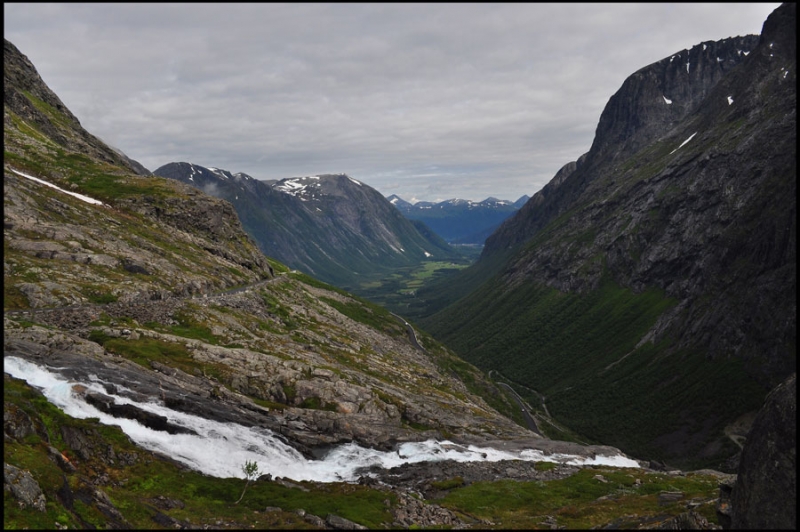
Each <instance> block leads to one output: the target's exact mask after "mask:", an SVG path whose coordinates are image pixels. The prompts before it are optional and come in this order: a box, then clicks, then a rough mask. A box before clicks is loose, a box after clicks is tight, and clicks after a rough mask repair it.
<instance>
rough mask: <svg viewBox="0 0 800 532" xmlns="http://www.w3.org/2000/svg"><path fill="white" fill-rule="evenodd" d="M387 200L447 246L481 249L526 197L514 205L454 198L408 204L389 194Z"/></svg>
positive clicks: (494, 201) (487, 199)
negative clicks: (464, 245) (469, 246)
mask: <svg viewBox="0 0 800 532" xmlns="http://www.w3.org/2000/svg"><path fill="white" fill-rule="evenodd" d="M387 199H388V200H389V201H390V202H391V203H392V204H393V205H394V206H395V207H397V209H398V210H399V211H400V212H402V213H403V216H405V217H406V218H408V219H410V220H419V221H421V222H424V223H425V225H427V226H428V227H430V228H431V229H432V230H433V232H434V233H436V234H437V235H439V236H440V237H442V238H443V239H444V240H445V241H447V242H448V243H450V244H470V245H481V246H482V245H483V242H484V240H486V238H487V237H488V236H489V235H491V234H492V232H493V231H494V230H495V229H497V227H499V225H500V223H501V222H503V221H504V220H505V219H506V218H508V217H509V216H511V215H512V214H514V213H515V212H516V211H517V210H518V209H519V208H520V207H522V206H523V205H524V204H525V202H526V201H528V199H529V198H528V196H522V197H520V198H519V199H518V200H517V201H514V202H510V201H507V200H499V199H497V198H493V197H490V198H486V199H485V200H483V201H478V202H473V201H469V200H463V199H457V198H454V199H449V200H445V201H440V202H430V201H418V202H416V203H410V202H408V201H405V200H404V199H402V198H401V197H399V196H397V195H395V194H392V195H391V196H389V197H388V198H387Z"/></svg>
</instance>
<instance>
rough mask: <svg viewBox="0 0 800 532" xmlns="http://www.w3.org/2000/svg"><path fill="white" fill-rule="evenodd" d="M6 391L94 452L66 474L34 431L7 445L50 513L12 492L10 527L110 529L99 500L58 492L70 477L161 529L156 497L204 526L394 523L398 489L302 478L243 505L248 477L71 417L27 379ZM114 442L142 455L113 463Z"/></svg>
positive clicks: (120, 449)
mask: <svg viewBox="0 0 800 532" xmlns="http://www.w3.org/2000/svg"><path fill="white" fill-rule="evenodd" d="M3 393H4V404H5V405H6V408H9V405H14V406H15V407H18V408H21V409H23V410H24V411H25V412H26V413H27V414H28V415H29V416H30V417H31V418H32V419H33V420H34V421H35V422H38V420H40V419H41V420H42V421H43V423H42V426H43V427H45V428H44V430H45V431H46V433H47V435H48V439H49V440H50V444H51V445H54V446H56V448H57V449H59V450H62V451H66V452H67V454H68V455H73V456H75V455H74V454H73V450H71V449H69V447H68V446H66V444H65V443H64V441H63V439H61V436H60V434H61V428H62V427H77V428H79V429H80V430H81V432H82V433H83V434H84V443H85V444H86V446H87V448H88V449H90V450H91V452H92V453H93V456H92V457H91V458H88V459H79V460H74V459H73V462H74V463H75V464H76V466H77V468H78V470H77V471H76V472H73V473H65V472H63V471H61V470H60V469H59V468H58V467H57V466H56V464H55V463H54V462H53V461H52V460H50V459H49V458H48V457H47V445H48V444H47V442H46V440H45V439H43V438H42V437H40V436H38V435H36V436H32V437H29V438H28V440H26V441H25V442H22V443H17V442H11V443H9V442H6V444H5V445H4V446H3V456H4V461H5V462H7V463H10V464H12V465H14V466H16V467H19V468H22V469H27V470H29V471H30V472H31V474H32V475H33V476H34V478H35V479H36V480H37V482H38V483H39V485H40V487H41V488H42V490H43V491H44V494H45V497H46V499H47V506H46V510H47V511H46V512H45V513H40V512H38V511H36V510H34V509H30V508H20V507H19V505H18V504H17V501H16V499H15V498H14V497H13V496H12V495H11V494H10V492H5V493H4V497H3V506H4V511H3V525H4V528H6V529H13V528H17V529H22V528H31V529H52V528H53V524H54V523H55V522H59V523H61V524H67V525H68V526H70V528H85V527H86V526H87V524H89V525H91V526H94V527H97V528H108V527H109V526H110V524H111V521H110V520H109V518H108V517H107V516H106V515H104V514H103V513H102V512H101V511H100V510H99V509H98V508H97V507H96V506H95V505H93V504H86V503H84V502H81V501H80V500H79V499H78V498H75V500H74V502H73V509H72V510H69V509H67V508H66V507H64V506H62V505H61V503H60V498H59V497H58V496H57V492H58V491H59V490H60V489H61V488H62V486H63V483H64V480H65V479H66V481H67V483H68V484H69V486H70V487H71V489H72V490H73V493H75V492H77V491H78V490H80V489H85V487H86V486H92V490H94V489H100V490H102V491H103V492H104V493H106V494H107V495H108V496H109V498H110V499H111V501H112V503H113V504H114V505H115V506H116V508H117V509H118V510H119V511H120V512H121V513H122V515H123V516H124V518H125V519H126V520H127V521H128V522H129V523H130V524H131V525H132V526H133V528H137V529H142V528H156V525H155V523H154V522H153V520H152V518H153V516H154V515H155V509H154V507H153V505H152V502H151V501H150V500H149V499H151V498H152V497H157V496H164V497H167V498H171V499H178V500H180V501H182V502H183V503H184V504H185V507H184V508H175V509H172V510H166V511H164V513H165V514H168V515H170V516H171V517H173V518H175V519H179V520H185V521H189V522H191V523H192V524H194V525H197V526H199V527H203V525H211V526H213V525H214V524H215V523H216V521H217V520H220V519H221V520H223V521H226V522H234V523H236V524H237V527H242V528H258V529H272V528H307V527H310V525H309V524H308V523H306V522H305V521H304V520H303V518H302V517H300V516H299V515H297V514H296V513H294V512H295V511H296V510H299V509H304V510H305V511H306V512H308V513H310V514H313V515H317V516H320V517H322V518H323V519H324V518H325V517H326V516H327V515H328V514H336V515H339V516H341V517H344V518H346V519H350V520H352V521H354V522H356V523H359V524H361V525H364V526H367V527H370V528H383V527H384V526H385V523H390V522H391V521H392V517H391V514H390V512H389V509H388V508H387V506H386V505H385V504H384V501H385V500H387V499H388V500H389V502H390V504H393V503H394V502H395V501H396V497H395V495H394V494H391V493H386V492H381V491H377V490H372V489H370V488H368V487H365V486H359V485H354V484H344V483H331V484H322V485H316V484H311V483H305V482H303V483H299V484H300V485H302V486H304V488H305V491H303V490H300V489H297V488H291V487H286V486H283V485H280V484H277V483H273V482H254V483H251V484H250V486H249V487H248V489H247V493H246V494H245V497H244V498H243V499H242V501H241V503H239V504H238V505H236V504H234V502H235V501H236V500H237V499H238V498H239V495H240V494H241V492H242V488H243V486H244V480H243V479H240V478H227V479H223V478H216V477H210V476H207V475H203V474H201V473H198V472H195V471H191V470H188V469H185V468H182V467H179V466H177V465H175V464H173V463H171V462H166V461H162V460H160V459H157V458H155V457H154V456H153V455H152V454H150V453H149V452H147V451H144V450H142V449H141V448H137V447H136V446H135V445H133V444H132V443H131V442H130V440H129V439H128V438H127V436H125V435H124V434H123V433H122V431H121V430H120V429H119V428H118V427H115V426H105V425H100V424H99V423H98V422H97V420H92V419H86V420H77V419H73V418H70V417H69V416H67V415H65V414H64V413H63V412H62V411H61V410H59V409H58V408H56V407H55V406H53V405H51V404H50V403H49V402H47V400H46V399H45V398H44V397H43V396H42V395H41V394H40V393H39V392H37V391H35V390H33V389H32V388H30V387H29V386H28V385H27V384H25V383H24V382H22V381H19V380H16V379H6V380H5V386H4V390H3ZM109 446H110V447H111V448H112V449H113V450H114V452H115V454H117V455H118V456H119V455H120V453H136V455H137V456H138V459H137V460H136V463H135V464H134V465H131V466H123V465H120V463H110V462H107V461H106V460H105V458H104V457H105V456H106V452H107V448H108V447H109ZM260 465H261V466H265V465H266V464H260ZM101 474H104V475H107V476H108V477H109V481H110V482H109V483H107V484H100V485H92V484H91V482H92V481H93V480H94V479H96V478H98V477H99V476H100V475H101ZM84 479H86V481H88V482H89V484H86V481H85V480H84ZM267 506H277V507H280V508H282V510H283V511H282V512H274V513H264V512H263V510H264V508H266V507H267Z"/></svg>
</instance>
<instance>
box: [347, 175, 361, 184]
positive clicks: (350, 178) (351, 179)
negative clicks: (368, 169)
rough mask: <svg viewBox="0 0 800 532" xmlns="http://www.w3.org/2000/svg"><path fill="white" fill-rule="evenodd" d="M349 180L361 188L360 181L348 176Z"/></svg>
mask: <svg viewBox="0 0 800 532" xmlns="http://www.w3.org/2000/svg"><path fill="white" fill-rule="evenodd" d="M347 179H349V180H350V181H352V182H353V183H355V184H356V185H358V186H361V183H359V182H358V181H356V180H355V179H353V178H352V177H350V176H347Z"/></svg>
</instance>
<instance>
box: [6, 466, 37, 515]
mask: <svg viewBox="0 0 800 532" xmlns="http://www.w3.org/2000/svg"><path fill="white" fill-rule="evenodd" d="M3 491H10V492H11V494H12V495H13V496H14V497H15V498H16V499H17V500H18V501H19V503H20V506H22V507H31V508H36V509H37V510H39V511H40V512H44V511H45V503H46V502H47V501H46V499H45V497H44V493H42V489H41V488H40V487H39V483H38V482H36V479H34V478H33V476H32V475H31V474H30V472H29V471H26V470H23V469H19V468H18V467H14V466H13V465H11V464H8V463H5V462H4V463H3Z"/></svg>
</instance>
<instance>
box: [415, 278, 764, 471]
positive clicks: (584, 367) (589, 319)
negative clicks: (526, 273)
mask: <svg viewBox="0 0 800 532" xmlns="http://www.w3.org/2000/svg"><path fill="white" fill-rule="evenodd" d="M674 304H675V301H674V300H672V299H670V298H668V297H666V296H665V295H664V293H663V291H660V290H657V289H648V290H645V291H643V292H641V293H634V292H632V291H631V290H629V289H625V288H622V287H620V286H618V285H617V284H616V283H614V282H613V281H612V280H610V279H609V278H604V280H602V281H601V284H600V287H599V288H598V289H597V290H595V291H591V292H587V293H584V294H578V293H572V294H570V293H562V292H559V291H558V290H555V289H553V288H549V287H546V286H543V285H539V284H536V283H523V284H521V285H519V286H516V287H514V288H513V289H509V288H508V287H507V286H505V285H504V284H502V283H500V282H499V281H498V280H497V279H496V280H495V281H494V282H489V283H487V284H486V285H484V286H483V287H482V288H480V289H478V290H477V291H476V292H474V293H473V294H472V295H470V296H468V297H466V298H464V299H462V300H461V301H460V302H459V304H457V305H455V306H453V307H451V308H449V309H447V310H446V311H444V312H441V313H439V314H437V315H434V316H433V317H431V318H429V319H427V320H423V323H422V325H423V327H426V328H427V329H428V330H429V331H431V332H433V333H434V334H435V335H436V337H437V339H439V340H441V341H443V342H444V343H446V344H447V345H449V346H451V347H452V348H454V350H455V351H456V352H457V353H459V354H460V355H462V356H463V358H464V359H466V360H467V361H469V362H471V363H472V364H475V365H476V366H478V367H479V368H481V369H483V370H484V371H489V370H492V369H494V370H497V371H500V372H502V373H503V374H504V375H513V376H514V382H515V384H520V385H523V386H526V387H528V388H532V389H534V390H537V391H539V392H540V393H543V394H544V395H545V396H546V397H547V405H548V408H549V411H550V413H551V414H552V415H553V416H555V418H556V420H557V421H558V422H559V423H560V424H563V425H566V426H568V427H569V428H570V429H571V431H574V432H575V433H576V436H577V438H579V439H582V440H583V441H588V442H594V443H599V442H602V443H605V444H607V445H614V446H617V447H620V448H622V449H623V450H624V451H626V452H628V453H629V454H632V455H634V456H637V457H640V458H657V459H660V460H666V461H671V460H672V461H673V463H674V458H673V454H683V455H684V456H690V457H692V458H689V459H685V460H684V462H680V461H679V462H678V463H676V465H682V466H685V467H690V466H691V467H718V466H719V463H720V462H722V461H723V459H724V456H723V455H724V454H725V453H726V452H727V451H729V450H730V449H727V448H725V447H724V445H723V448H720V449H719V450H718V451H716V452H713V451H710V450H705V449H706V447H707V446H708V449H711V448H713V447H714V445H715V444H714V441H719V442H720V444H722V439H719V436H720V435H721V429H722V425H723V424H724V423H723V421H722V420H723V418H724V416H722V415H721V413H723V412H727V413H728V414H730V413H731V412H733V411H735V413H738V414H742V413H744V412H747V411H750V410H757V409H758V405H759V404H760V403H759V398H762V397H763V395H764V393H765V390H762V389H761V388H760V386H759V385H758V384H757V383H755V382H754V381H753V380H752V379H751V378H749V377H747V374H746V372H745V371H744V368H743V367H742V365H741V364H740V363H738V362H736V360H724V361H721V360H716V361H715V360H710V359H708V358H707V357H705V356H703V353H699V352H694V351H689V350H679V349H675V348H674V347H673V341H672V340H671V339H670V338H664V339H662V341H660V342H659V343H657V344H653V343H645V344H643V345H641V346H639V347H637V344H638V343H639V341H640V340H641V338H642V337H643V336H644V335H645V333H646V332H647V331H648V330H650V328H651V327H652V326H653V324H654V323H655V320H656V319H657V318H658V317H659V316H660V315H661V314H662V313H663V312H665V311H667V310H668V309H670V308H672V306H673V305H674ZM665 375H669V376H671V377H673V378H675V379H676V380H677V381H679V382H681V387H682V391H683V392H684V393H683V394H680V395H678V394H675V393H674V390H673V389H672V388H671V387H670V386H669V385H668V382H667V381H666V380H665ZM518 392H520V394H521V395H522V396H523V398H524V399H526V400H527V401H528V402H530V403H531V404H537V402H538V401H539V400H538V397H537V396H535V395H534V394H532V393H531V394H527V395H526V394H525V393H524V389H522V388H518ZM686 394H688V395H686ZM687 396H691V397H694V401H692V402H691V403H687V402H685V401H684V400H683V399H682V398H684V397H687ZM692 419H716V422H715V423H716V424H715V425H714V424H712V425H709V426H705V427H697V426H693V425H692V422H691V420H692ZM687 431H688V432H687ZM684 433H685V434H684ZM670 435H671V436H670Z"/></svg>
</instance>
